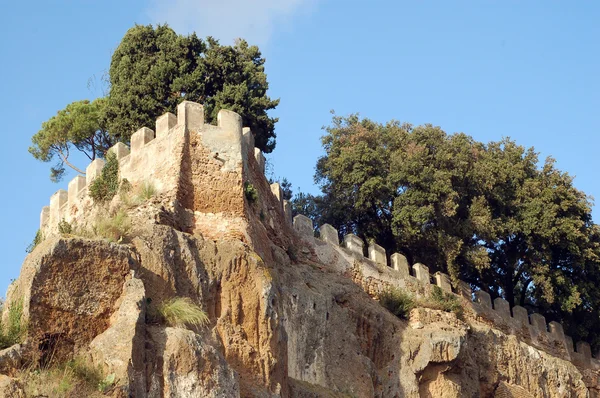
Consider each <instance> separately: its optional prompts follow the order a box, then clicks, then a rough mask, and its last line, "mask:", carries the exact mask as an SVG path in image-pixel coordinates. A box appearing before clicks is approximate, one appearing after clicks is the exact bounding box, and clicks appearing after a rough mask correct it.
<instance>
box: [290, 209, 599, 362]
mask: <svg viewBox="0 0 600 398" xmlns="http://www.w3.org/2000/svg"><path fill="white" fill-rule="evenodd" d="M293 225H294V229H295V230H296V232H297V233H298V234H299V235H300V236H301V237H302V238H303V239H304V240H306V241H308V242H309V243H311V244H312V245H313V247H314V249H315V252H316V254H317V256H318V257H319V258H320V260H321V261H323V262H325V263H329V264H330V265H333V266H334V267H337V268H338V270H339V271H341V272H346V273H352V272H354V273H355V274H359V275H358V276H356V275H355V278H354V279H357V280H359V281H360V283H362V284H363V287H364V288H365V290H367V293H369V294H371V295H373V296H377V295H378V294H379V293H381V292H382V291H383V290H385V289H386V288H389V287H397V288H401V289H406V290H409V291H411V292H413V293H414V294H416V295H417V296H423V295H426V294H427V293H428V292H430V290H431V287H432V286H434V285H435V286H439V287H440V288H441V289H442V290H444V291H446V292H449V293H452V294H455V295H457V296H458V297H460V298H462V300H463V303H465V304H467V307H469V309H470V313H471V314H472V316H473V317H474V318H475V319H476V320H478V321H482V322H485V323H488V324H490V325H492V326H494V327H495V328H497V329H499V330H501V331H503V332H505V333H507V334H513V335H516V336H517V337H519V339H520V340H522V341H525V342H527V343H529V344H531V345H533V346H535V347H536V348H539V349H542V350H544V351H546V352H548V353H551V354H553V355H555V356H558V357H560V358H563V359H566V360H569V361H571V362H572V363H574V364H575V365H577V366H581V367H586V368H594V369H600V356H598V355H592V352H591V349H590V345H589V344H588V343H587V342H584V341H580V342H578V343H577V344H576V345H575V346H574V345H573V339H572V338H571V337H570V336H566V335H565V334H564V331H563V327H562V325H561V324H560V323H558V322H549V323H546V318H545V317H544V316H543V315H541V314H536V313H532V314H528V312H527V310H526V309H525V308H523V307H521V306H518V305H517V306H514V307H512V308H510V305H509V303H508V302H507V301H506V300H504V299H502V298H500V297H498V298H496V299H494V300H493V301H492V299H491V297H490V295H489V293H487V292H485V291H482V290H478V291H475V292H472V290H471V287H470V285H469V284H467V283H465V282H463V281H460V283H459V286H458V287H457V288H455V287H453V286H452V283H451V281H450V277H449V276H448V275H447V274H444V273H441V272H436V273H435V274H433V275H431V274H430V272H429V268H428V267H427V266H426V265H424V264H421V263H416V264H413V265H412V267H411V266H410V265H409V263H408V261H407V259H406V257H405V256H404V255H402V254H400V253H393V254H392V255H391V256H390V257H389V259H390V261H389V263H388V257H387V253H386V251H385V249H384V248H383V247H381V246H379V245H377V244H376V243H371V244H369V245H368V247H367V253H368V257H365V256H364V247H365V243H364V242H363V240H362V239H361V238H359V237H358V236H356V235H354V234H348V235H346V236H344V239H343V241H342V242H341V245H340V242H339V238H338V232H337V230H336V229H335V228H334V227H332V226H331V225H329V224H324V225H322V226H320V227H319V233H320V236H319V238H315V237H314V227H313V223H312V221H311V220H310V219H309V218H308V217H306V216H303V215H297V216H295V217H294V219H293Z"/></svg>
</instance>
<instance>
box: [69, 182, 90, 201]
mask: <svg viewBox="0 0 600 398" xmlns="http://www.w3.org/2000/svg"><path fill="white" fill-rule="evenodd" d="M85 184H86V180H85V177H84V176H76V177H75V178H73V179H72V180H71V181H70V182H69V199H68V200H69V203H75V201H76V200H77V195H78V194H79V192H81V190H82V189H84V188H85Z"/></svg>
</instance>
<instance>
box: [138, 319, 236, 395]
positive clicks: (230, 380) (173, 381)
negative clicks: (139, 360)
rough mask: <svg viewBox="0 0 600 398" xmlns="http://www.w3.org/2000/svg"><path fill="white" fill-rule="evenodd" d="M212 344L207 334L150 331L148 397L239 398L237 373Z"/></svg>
mask: <svg viewBox="0 0 600 398" xmlns="http://www.w3.org/2000/svg"><path fill="white" fill-rule="evenodd" d="M214 344H215V339H214V338H212V337H211V336H208V334H207V333H203V334H202V335H200V334H197V333H194V332H193V331H190V330H185V329H181V328H169V327H167V328H165V327H151V328H149V343H148V348H147V353H148V359H149V360H148V369H147V375H148V392H147V396H148V397H163V396H165V397H181V398H188V397H189V398H192V397H206V398H220V397H239V396H240V386H239V381H238V377H237V373H236V372H235V371H234V370H233V369H232V368H231V367H230V366H229V365H228V363H227V361H226V360H225V358H224V357H223V354H222V347H215V345H214ZM219 348H221V349H219ZM142 396H143V395H142Z"/></svg>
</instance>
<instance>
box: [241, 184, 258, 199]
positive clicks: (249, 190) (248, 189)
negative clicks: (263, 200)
mask: <svg viewBox="0 0 600 398" xmlns="http://www.w3.org/2000/svg"><path fill="white" fill-rule="evenodd" d="M244 196H245V197H246V199H248V202H250V203H254V202H256V201H257V200H258V192H257V191H256V188H254V185H252V184H251V183H249V182H248V181H246V182H245V183H244Z"/></svg>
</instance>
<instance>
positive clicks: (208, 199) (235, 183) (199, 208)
mask: <svg viewBox="0 0 600 398" xmlns="http://www.w3.org/2000/svg"><path fill="white" fill-rule="evenodd" d="M109 151H110V152H112V153H114V154H115V156H116V158H117V160H118V162H119V178H120V179H121V180H122V179H127V180H128V181H129V182H130V183H131V184H132V185H133V187H137V186H139V185H141V184H152V186H153V187H154V188H155V190H156V194H157V195H159V196H161V198H162V199H163V202H165V203H166V208H167V209H166V210H167V211H170V212H172V213H173V214H176V215H177V218H178V220H177V222H179V223H180V224H181V226H182V228H181V229H183V230H186V231H189V232H192V231H194V230H200V231H202V232H204V233H206V234H207V235H209V236H210V235H211V234H212V235H213V236H212V237H214V238H217V237H219V236H221V235H224V234H237V235H244V234H245V233H246V226H245V219H246V216H245V211H246V206H247V204H246V203H245V201H244V195H243V181H244V180H246V179H247V178H248V174H249V168H250V167H251V166H250V163H252V167H255V168H258V169H259V170H261V174H262V175H263V178H264V164H265V158H264V156H263V154H262V152H261V151H260V150H259V149H258V148H254V138H253V136H252V132H251V131H250V129H248V128H242V118H241V117H240V116H239V115H238V114H237V113H235V112H231V111H228V110H221V111H220V112H219V113H218V116H217V126H213V125H209V124H205V123H204V108H203V106H202V105H200V104H197V103H194V102H190V101H184V102H182V103H181V104H180V105H179V106H178V107H177V115H174V114H172V113H166V114H164V115H162V116H161V117H159V118H158V119H157V120H156V125H155V130H151V129H150V128H148V127H143V128H141V129H139V130H138V131H136V132H135V133H134V134H133V135H132V136H131V143H130V146H127V145H125V144H123V143H117V144H116V145H114V146H113V147H112V148H110V150H109ZM251 157H252V158H253V159H250V158H251ZM104 165H105V161H104V160H103V159H96V160H94V161H93V162H91V163H90V164H89V165H88V167H87V168H86V174H85V176H81V175H78V176H76V177H75V178H73V180H71V182H69V184H68V191H65V190H64V189H60V190H58V191H57V192H56V193H55V194H54V195H52V196H51V198H50V204H49V206H45V207H44V208H43V209H42V212H41V215H40V230H41V231H42V232H43V234H44V236H50V235H53V234H56V233H58V224H59V223H60V222H61V221H63V220H64V221H67V222H69V223H70V224H72V225H85V224H86V223H89V222H90V218H91V216H90V214H92V213H94V212H97V211H98V209H96V207H94V206H93V202H92V199H91V197H90V196H89V194H88V191H89V186H90V184H91V183H92V182H93V181H94V179H95V178H97V177H98V176H99V175H100V174H101V173H102V169H103V168H104ZM100 211H106V209H103V210H100ZM215 217H216V218H218V221H219V222H218V223H217V222H213V221H214V219H215ZM223 220H226V221H228V222H229V224H227V223H224V222H223Z"/></svg>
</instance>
